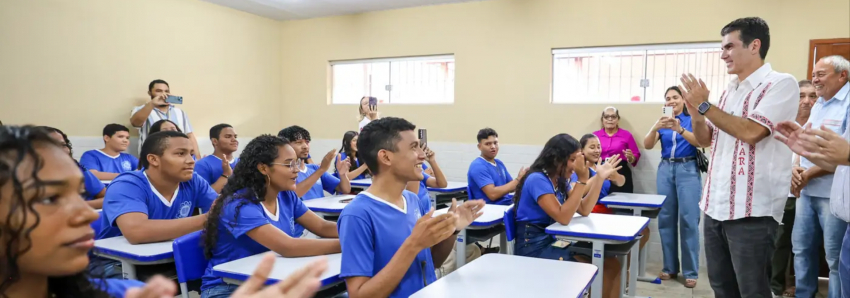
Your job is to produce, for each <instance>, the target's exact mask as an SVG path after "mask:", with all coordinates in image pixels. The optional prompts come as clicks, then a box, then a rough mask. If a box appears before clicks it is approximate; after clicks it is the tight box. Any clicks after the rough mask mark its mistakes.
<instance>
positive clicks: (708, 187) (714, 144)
mask: <svg viewBox="0 0 850 298" xmlns="http://www.w3.org/2000/svg"><path fill="white" fill-rule="evenodd" d="M718 106H719V107H720V109H721V110H722V109H723V108H724V107H725V106H726V90H723V93H722V94H720V103H719V105H718ZM709 123H711V122H709ZM711 129H712V132H711V160H710V161H709V164H708V177H707V178H706V181H705V184H706V186H705V195H704V198H703V199H704V200H705V208H703V212H708V198H709V197H711V173H712V169H714V156H715V154H716V153H717V142H716V141H717V127H715V126H714V124H713V123H712V124H711Z"/></svg>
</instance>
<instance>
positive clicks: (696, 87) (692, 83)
mask: <svg viewBox="0 0 850 298" xmlns="http://www.w3.org/2000/svg"><path fill="white" fill-rule="evenodd" d="M679 80H680V81H681V82H682V85H680V86H679V89H680V90H682V98H684V99H685V104H687V105H688V108H689V109H691V110H692V111H696V110H697V108H698V107H699V105H701V104H702V103H704V102H707V101H708V95H709V94H710V93H711V91H709V90H708V87H707V86H706V85H705V82H703V81H702V79H700V80H697V78H695V77H694V75H692V74H682V77H681V78H680V79H679Z"/></svg>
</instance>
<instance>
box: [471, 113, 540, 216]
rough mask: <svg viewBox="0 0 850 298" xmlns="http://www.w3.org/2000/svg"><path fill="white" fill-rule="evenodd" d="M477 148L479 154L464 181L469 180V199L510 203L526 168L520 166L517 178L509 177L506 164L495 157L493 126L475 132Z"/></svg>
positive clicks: (496, 149)
mask: <svg viewBox="0 0 850 298" xmlns="http://www.w3.org/2000/svg"><path fill="white" fill-rule="evenodd" d="M477 138H478V150H479V151H481V156H479V157H478V158H476V159H474V160H473V161H472V164H470V165H469V171H468V172H467V173H466V180H467V182H468V183H469V186H468V189H467V190H468V191H467V192H468V193H469V199H475V200H479V199H480V200H484V201H485V202H487V204H496V205H510V204H511V203H512V202H511V199H512V198H513V196H511V195H510V193H511V192H513V191H514V190H516V187H517V184H518V183H519V181H520V179H522V176H524V175H525V171H526V169H525V168H522V169H520V171H519V175H517V177H516V179H514V178H512V177H511V174H510V173H508V169H507V168H506V167H505V163H503V162H502V161H501V160H499V159H497V158H496V156H497V155H498V154H499V134H498V133H496V131H495V130H493V129H492V128H489V127H488V128H484V129H482V130H479V131H478V136H477Z"/></svg>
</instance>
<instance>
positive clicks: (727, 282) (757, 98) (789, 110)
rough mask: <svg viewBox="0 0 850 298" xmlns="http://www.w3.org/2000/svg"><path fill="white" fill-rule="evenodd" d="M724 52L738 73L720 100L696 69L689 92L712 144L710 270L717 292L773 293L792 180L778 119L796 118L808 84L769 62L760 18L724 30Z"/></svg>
mask: <svg viewBox="0 0 850 298" xmlns="http://www.w3.org/2000/svg"><path fill="white" fill-rule="evenodd" d="M721 35H722V36H723V41H722V44H721V46H722V49H723V54H722V55H721V57H720V58H721V59H723V61H725V62H726V68H727V72H728V73H730V74H735V75H737V77H736V78H734V79H733V80H732V82H731V83H730V84H729V86H728V87H727V88H726V91H724V92H723V94H722V95H721V96H720V102H719V104H718V105H717V106H713V105H712V104H711V103H709V102H708V94H709V91H708V89H707V87H706V86H705V83H703V82H702V81H701V80H697V79H696V78H694V77H693V76H692V75H687V76H683V77H682V83H683V85H684V88H682V91H683V93H684V94H683V96H684V98H685V99H686V103H687V104H688V109H690V110H691V111H697V113H691V123H692V124H693V132H694V135H695V136H696V138H697V141H699V143H700V144H701V145H703V146H711V159H710V160H711V164H710V165H709V171H708V176H707V178H706V183H705V187H704V188H703V197H702V199H701V200H700V208H701V209H702V210H703V212H705V220H704V222H703V234H704V237H705V255H706V260H707V261H708V264H707V265H708V278H709V282H710V284H711V287H712V289H713V290H714V295H715V296H716V297H771V296H773V294H772V293H771V290H770V261H771V257H772V256H773V251H774V248H775V244H774V239H775V238H774V237H775V235H776V230H777V226H778V223H779V222H780V221H781V220H782V213H783V210H784V208H785V200H786V199H787V196H788V186H789V185H790V184H791V150H788V148H787V147H785V146H784V145H783V144H782V143H781V142H778V141H776V140H774V139H772V138H769V136H770V135H771V134H772V133H773V129H774V123H780V122H782V121H791V120H794V118H795V116H796V115H797V109H798V107H797V105H798V101H799V98H798V97H797V96H798V94H799V93H800V88H799V87H798V86H797V80H796V79H794V77H793V76H791V75H789V74H784V73H779V72H775V71H773V69H772V68H771V66H770V64H766V63H765V62H764V58H765V56H767V51H768V48H769V47H770V31H769V28H768V26H767V23H766V22H765V21H764V20H762V19H760V18H742V19H737V20H735V21H732V22H731V23H729V24H728V25H726V26H725V27H723V29H722V30H721Z"/></svg>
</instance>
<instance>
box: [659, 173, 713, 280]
mask: <svg viewBox="0 0 850 298" xmlns="http://www.w3.org/2000/svg"><path fill="white" fill-rule="evenodd" d="M656 186H657V188H658V194H660V195H665V196H667V199H666V200H665V201H664V205H663V206H661V211H660V212H659V213H658V235H659V236H661V250H662V252H663V253H664V268H663V269H661V271H662V272H664V273H668V274H678V273H679V243H678V242H679V239H678V238H679V237H681V247H682V273H683V274H684V276H685V278H686V279H697V275H698V272H699V249H700V247H699V246H700V244H699V218H700V210H699V199H700V195H701V194H702V182H701V180H700V174H699V169H697V162H696V161H688V162H669V161H662V162H661V163H660V164H659V165H658V178H657V179H656Z"/></svg>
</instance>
